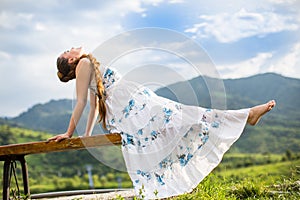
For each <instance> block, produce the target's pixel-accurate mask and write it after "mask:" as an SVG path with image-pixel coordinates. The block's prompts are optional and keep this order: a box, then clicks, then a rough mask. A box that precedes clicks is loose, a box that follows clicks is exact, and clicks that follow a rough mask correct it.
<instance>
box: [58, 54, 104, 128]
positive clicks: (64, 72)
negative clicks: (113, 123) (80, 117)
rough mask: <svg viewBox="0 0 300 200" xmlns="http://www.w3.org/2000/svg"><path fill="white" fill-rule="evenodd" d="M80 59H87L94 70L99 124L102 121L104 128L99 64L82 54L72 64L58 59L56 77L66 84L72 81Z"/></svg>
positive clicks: (102, 93)
mask: <svg viewBox="0 0 300 200" xmlns="http://www.w3.org/2000/svg"><path fill="white" fill-rule="evenodd" d="M82 58H88V59H89V60H90V62H91V64H92V65H93V67H94V70H95V78H96V85H97V87H96V88H97V97H98V106H99V122H101V121H102V126H103V128H105V129H106V128H107V127H106V106H105V99H106V94H105V89H104V85H103V83H102V76H101V72H100V70H99V66H100V63H99V62H98V61H97V59H96V58H95V57H93V55H92V54H83V55H82V56H81V57H80V58H78V59H77V60H75V61H74V62H73V63H69V62H68V59H67V58H64V57H58V58H57V61H56V65H57V69H58V72H57V76H58V78H59V79H60V80H61V81H62V82H68V81H69V80H72V79H74V78H76V73H75V72H76V67H77V65H78V63H79V61H80V60H81V59H82Z"/></svg>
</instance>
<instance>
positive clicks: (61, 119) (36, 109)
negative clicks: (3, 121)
mask: <svg viewBox="0 0 300 200" xmlns="http://www.w3.org/2000/svg"><path fill="white" fill-rule="evenodd" d="M72 111H73V107H72V100H69V99H61V100H51V101H50V102H48V103H45V104H36V105H34V106H33V107H32V108H29V109H28V110H27V111H26V112H23V113H21V114H20V115H19V116H17V117H15V118H12V119H10V120H9V121H10V122H14V123H15V124H18V125H19V126H21V127H25V128H29V129H33V130H40V131H46V132H50V133H61V132H64V131H65V130H66V128H67V126H68V123H69V120H70V117H71V115H72Z"/></svg>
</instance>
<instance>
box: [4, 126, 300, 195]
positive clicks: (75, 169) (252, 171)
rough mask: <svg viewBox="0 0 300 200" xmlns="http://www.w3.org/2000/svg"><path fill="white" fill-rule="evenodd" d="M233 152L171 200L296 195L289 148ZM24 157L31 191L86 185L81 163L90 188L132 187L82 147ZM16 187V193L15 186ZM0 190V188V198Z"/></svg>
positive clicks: (26, 134) (8, 137)
mask: <svg viewBox="0 0 300 200" xmlns="http://www.w3.org/2000/svg"><path fill="white" fill-rule="evenodd" d="M0 132H1V135H0V136H1V137H0V139H1V140H2V141H6V142H7V143H22V142H29V141H41V140H46V139H47V138H48V137H50V135H49V134H47V133H44V132H37V131H32V130H28V129H21V128H16V127H9V126H0ZM3 144H5V143H3ZM233 152H234V151H231V152H228V153H226V154H225V156H224V158H223V160H222V162H221V164H220V165H219V166H218V167H217V168H216V169H215V170H214V171H213V172H212V173H211V174H210V175H209V176H208V177H206V178H205V179H204V180H203V181H202V182H201V183H200V184H199V185H198V187H197V188H195V189H194V191H193V192H192V193H190V194H185V195H181V196H179V197H174V198H172V199H176V200H177V199H178V200H181V199H191V200H192V199H208V200H209V199H216V200H219V199H221V200H222V199H224V200H225V199H226V200H227V199H300V154H299V153H296V152H292V151H290V150H286V152H285V153H281V154H271V153H258V154H257V153H256V154H246V153H233ZM107 156H112V155H107ZM70 158H72V159H70ZM26 160H27V163H28V168H29V181H30V190H31V194H37V193H44V192H51V191H67V190H82V189H89V183H88V175H87V173H86V171H85V170H86V169H85V165H86V164H87V163H89V164H92V165H93V181H94V186H95V188H96V189H100V188H118V187H119V186H120V185H119V183H118V181H117V180H118V179H120V178H121V179H122V182H121V186H122V187H123V188H131V187H132V183H131V181H130V178H129V176H128V174H127V173H124V172H119V171H117V170H114V169H111V168H109V167H107V166H105V165H103V164H101V163H100V162H99V161H98V160H96V159H95V158H93V157H92V156H91V155H90V154H89V152H87V151H86V150H81V151H69V152H59V153H50V154H37V155H30V156H27V157H26ZM2 169H3V163H0V173H1V174H2V173H3V172H2ZM16 172H17V180H18V183H19V184H20V185H22V181H21V176H20V167H19V164H18V165H17V170H16ZM1 181H2V180H1ZM1 186H2V182H1ZM11 186H12V187H11V188H12V194H11V196H14V197H16V196H18V195H17V194H15V193H16V192H15V191H16V183H15V181H14V179H12V183H11ZM20 189H21V193H22V192H23V191H22V187H21V186H20ZM1 193H2V190H1V191H0V195H1V196H2V194H1ZM116 199H122V197H116Z"/></svg>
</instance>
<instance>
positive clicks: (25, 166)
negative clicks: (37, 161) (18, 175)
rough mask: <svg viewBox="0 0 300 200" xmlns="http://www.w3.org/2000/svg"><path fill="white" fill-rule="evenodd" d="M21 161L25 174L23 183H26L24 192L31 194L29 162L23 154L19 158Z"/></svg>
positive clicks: (23, 173) (27, 194) (23, 174)
mask: <svg viewBox="0 0 300 200" xmlns="http://www.w3.org/2000/svg"><path fill="white" fill-rule="evenodd" d="M19 161H20V163H21V166H22V176H23V185H24V194H25V195H26V196H28V197H29V196H30V191H29V182H28V170H27V163H26V160H25V158H24V156H21V157H20V158H19Z"/></svg>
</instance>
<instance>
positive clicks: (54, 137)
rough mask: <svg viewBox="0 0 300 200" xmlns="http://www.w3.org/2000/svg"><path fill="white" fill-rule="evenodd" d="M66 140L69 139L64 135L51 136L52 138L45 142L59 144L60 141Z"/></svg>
mask: <svg viewBox="0 0 300 200" xmlns="http://www.w3.org/2000/svg"><path fill="white" fill-rule="evenodd" d="M67 138H69V137H68V136H66V135H64V134H63V135H56V136H53V137H51V138H49V139H48V140H47V142H50V141H55V142H59V141H62V140H64V139H67Z"/></svg>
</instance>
